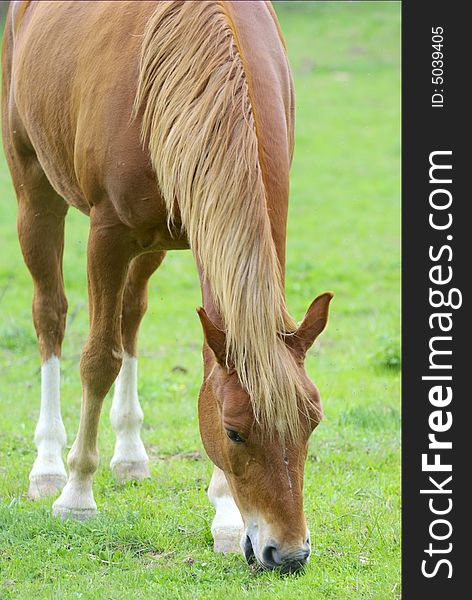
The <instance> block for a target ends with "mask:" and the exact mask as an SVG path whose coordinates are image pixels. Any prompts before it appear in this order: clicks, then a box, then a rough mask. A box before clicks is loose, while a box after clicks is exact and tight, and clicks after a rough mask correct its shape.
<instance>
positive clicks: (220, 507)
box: [208, 467, 244, 552]
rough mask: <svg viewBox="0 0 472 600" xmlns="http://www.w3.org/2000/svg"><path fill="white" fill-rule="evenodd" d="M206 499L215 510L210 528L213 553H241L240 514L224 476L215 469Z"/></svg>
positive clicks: (241, 529) (242, 526) (241, 524)
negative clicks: (207, 498)
mask: <svg viewBox="0 0 472 600" xmlns="http://www.w3.org/2000/svg"><path fill="white" fill-rule="evenodd" d="M208 497H209V499H210V502H211V503H212V504H213V506H214V507H215V509H216V514H215V518H214V519H213V523H212V526H211V533H212V535H213V549H214V551H215V552H241V546H240V542H241V536H242V534H243V531H244V525H243V520H242V518H241V513H240V512H239V509H238V507H237V506H236V503H235V501H234V499H233V496H232V494H231V490H230V489H229V485H228V482H227V481H226V477H225V474H224V473H223V471H222V470H221V469H219V468H218V467H215V468H214V470H213V475H212V477H211V481H210V485H209V487H208Z"/></svg>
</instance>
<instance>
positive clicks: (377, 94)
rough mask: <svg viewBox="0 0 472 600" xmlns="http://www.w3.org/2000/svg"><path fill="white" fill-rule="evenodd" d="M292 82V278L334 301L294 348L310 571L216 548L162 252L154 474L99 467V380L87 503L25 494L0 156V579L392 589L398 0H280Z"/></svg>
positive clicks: (105, 440) (144, 344) (306, 296)
mask: <svg viewBox="0 0 472 600" xmlns="http://www.w3.org/2000/svg"><path fill="white" fill-rule="evenodd" d="M277 11H278V13H279V17H280V21H281V25H282V29H283V31H284V34H285V38H286V42H287V46H288V52H289V56H290V60H291V64H292V68H293V73H294V79H295V84H296V92H297V130H296V153H295V159H294V164H293V170H292V188H291V208H290V218H289V226H288V247H287V296H288V305H289V308H290V310H291V312H292V314H293V315H294V316H295V317H296V318H297V319H301V318H302V316H303V314H304V312H305V310H306V308H307V306H308V304H309V302H310V301H311V300H312V299H313V298H314V297H315V296H316V295H317V294H318V293H320V292H322V291H325V290H333V291H334V292H335V294H336V295H335V299H334V300H333V302H332V305H331V319H330V324H329V327H328V329H327V331H326V332H325V333H324V334H323V336H322V337H321V338H320V340H319V341H318V342H317V344H316V345H315V347H314V348H313V349H312V350H311V351H310V353H309V355H308V357H307V363H306V364H307V369H308V371H309V373H310V375H311V376H312V378H313V380H314V381H315V382H316V383H317V385H318V387H319V389H320V390H321V394H322V399H323V402H324V409H325V413H326V418H325V421H324V422H323V423H322V424H321V425H320V427H319V428H318V429H317V431H316V433H315V434H314V436H313V437H312V439H311V442H310V451H309V458H308V461H307V465H306V486H305V503H306V514H307V519H308V524H309V527H310V529H311V533H312V547H313V552H312V558H311V561H310V563H309V566H308V568H307V569H306V571H305V572H304V574H302V575H300V576H296V577H283V576H280V575H279V574H277V573H253V572H252V571H251V570H250V569H249V567H248V566H247V565H246V563H245V561H244V559H243V557H242V556H236V555H232V556H222V555H215V554H214V553H213V552H212V539H211V534H210V524H211V520H212V517H213V510H212V507H211V506H210V504H209V502H208V500H207V497H206V487H207V485H208V482H209V479H210V475H211V471H212V465H211V463H210V461H209V460H208V459H207V458H206V456H205V454H204V451H203V448H202V444H201V441H200V437H199V433H198V425H197V403H196V400H197V394H198V390H199V386H200V383H201V379H202V366H201V356H200V348H201V342H202V334H201V329H200V324H199V322H198V319H197V316H196V313H195V307H196V306H198V305H199V304H200V293H199V287H198V283H197V276H196V270H195V268H194V265H193V261H192V257H191V255H190V253H188V252H174V253H170V254H169V255H168V257H167V259H166V261H165V262H164V264H163V266H162V268H161V269H160V270H159V272H158V273H157V274H156V276H155V277H154V278H153V280H151V285H150V308H149V312H148V314H147V315H146V317H145V320H144V323H143V327H142V333H141V343H140V356H141V359H140V384H139V392H140V397H141V402H142V406H143V409H144V413H145V426H144V430H143V439H144V442H145V444H146V446H147V448H148V451H149V454H150V456H151V460H152V462H151V471H152V479H151V480H148V481H145V482H142V483H139V484H135V483H129V484H125V485H121V484H117V483H116V482H114V480H113V478H112V476H111V475H110V471H109V468H108V463H109V460H110V458H111V456H112V451H113V443H114V438H113V433H112V429H111V425H110V421H109V417H108V412H109V408H110V397H108V399H107V401H106V403H105V409H104V413H103V417H102V420H101V431H100V440H99V445H100V452H101V464H100V468H99V470H98V473H97V477H96V481H95V498H96V501H97V504H98V505H99V508H100V514H99V516H97V517H96V518H94V519H93V520H91V521H90V522H88V523H85V524H83V523H75V522H70V521H67V522H61V521H60V520H56V519H54V518H52V517H51V514H50V507H51V503H52V501H46V500H45V501H41V502H37V503H33V502H31V501H29V500H28V499H27V498H26V495H25V492H26V490H27V486H28V472H29V470H30V468H31V466H32V463H33V460H34V457H35V447H34V444H33V433H34V428H35V424H36V420H37V417H38V413H39V387H40V385H39V384H40V381H39V358H38V353H37V349H36V340H35V336H34V330H33V325H32V322H31V316H30V306H31V294H32V286H31V280H30V277H29V274H28V272H27V270H26V267H25V266H24V264H23V261H22V258H21V255H20V250H19V246H18V242H17V238H16V228H15V212H16V202H15V198H14V194H13V190H12V186H11V183H10V179H9V174H8V171H7V168H6V165H5V162H4V160H3V157H2V158H1V164H0V206H1V210H0V248H1V258H0V310H1V319H0V381H1V383H0V598H2V599H4V598H20V599H23V598H35V599H42V598H55V599H56V598H57V599H58V598H61V599H62V598H67V599H69V598H87V599H94V600H95V599H102V598H103V599H106V598H107V599H109V598H113V599H123V598H133V599H138V598H185V599H187V598H202V599H203V598H222V599H223V598H224V599H228V598H246V597H248V598H268V599H269V598H270V599H271V600H272V599H279V598H283V599H285V598H297V599H299V598H315V599H317V598H320V599H322V598H332V599H336V600H343V599H348V598H374V599H385V598H392V599H393V598H398V597H399V595H400V466H399V463H400V411H399V405H400V404H399V395H400V388H399V366H400V365H399V362H400V351H399V301H400V298H399V274H400V255H399V253H400V250H399V228H400V219H399V193H400V190H399V155H400V137H399V136H400V125H399V110H400V101H399V93H400V90H399V24H400V5H399V3H388V2H387V3H382V2H378V3H377V2H365V3H330V2H326V3H316V4H313V3H301V4H300V3H293V2H292V3H290V5H288V4H285V5H280V4H278V5H277ZM87 228H88V223H87V219H86V218H85V217H84V216H83V215H81V214H79V213H78V212H76V211H71V212H70V215H69V217H68V224H67V232H66V254H65V282H66V288H67V294H68V298H69V307H70V309H69V317H68V329H67V334H66V341H65V344H64V348H63V362H62V382H63V385H62V407H63V417H64V422H65V426H66V430H67V433H68V442H69V444H70V443H71V442H72V440H73V438H74V436H75V433H76V431H77V426H78V419H79V405H80V383H79V373H78V360H79V354H80V348H81V346H82V344H83V342H84V339H85V336H86V333H87V301H86V274H85V246H86V240H87Z"/></svg>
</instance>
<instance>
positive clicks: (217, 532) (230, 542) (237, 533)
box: [212, 527, 243, 554]
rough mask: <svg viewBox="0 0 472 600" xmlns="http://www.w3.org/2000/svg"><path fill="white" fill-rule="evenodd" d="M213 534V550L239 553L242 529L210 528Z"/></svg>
mask: <svg viewBox="0 0 472 600" xmlns="http://www.w3.org/2000/svg"><path fill="white" fill-rule="evenodd" d="M212 534H213V550H214V551H215V552H224V553H225V554H228V553H230V552H234V553H238V554H240V553H241V546H240V542H241V536H242V534H243V531H242V529H240V528H239V527H231V528H229V527H228V528H221V529H219V528H218V529H214V530H212Z"/></svg>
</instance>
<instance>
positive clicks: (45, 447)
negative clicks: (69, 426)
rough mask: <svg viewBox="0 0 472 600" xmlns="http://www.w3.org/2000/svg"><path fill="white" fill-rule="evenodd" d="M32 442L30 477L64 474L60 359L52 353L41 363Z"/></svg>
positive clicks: (64, 437)
mask: <svg viewBox="0 0 472 600" xmlns="http://www.w3.org/2000/svg"><path fill="white" fill-rule="evenodd" d="M34 442H35V444H36V447H37V449H38V456H37V458H36V460H35V463H34V465H33V468H32V470H31V473H30V476H29V477H30V480H33V479H36V478H38V477H42V476H57V477H64V478H65V477H66V471H65V468H64V463H63V462H62V456H61V453H62V449H63V448H64V446H65V444H66V431H65V429H64V424H63V422H62V418H61V406H60V361H59V358H58V357H57V356H51V358H49V359H48V360H47V361H46V362H45V363H43V365H42V366H41V407H40V411H39V420H38V424H37V425H36V430H35V434H34Z"/></svg>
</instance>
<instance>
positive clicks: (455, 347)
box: [402, 0, 472, 600]
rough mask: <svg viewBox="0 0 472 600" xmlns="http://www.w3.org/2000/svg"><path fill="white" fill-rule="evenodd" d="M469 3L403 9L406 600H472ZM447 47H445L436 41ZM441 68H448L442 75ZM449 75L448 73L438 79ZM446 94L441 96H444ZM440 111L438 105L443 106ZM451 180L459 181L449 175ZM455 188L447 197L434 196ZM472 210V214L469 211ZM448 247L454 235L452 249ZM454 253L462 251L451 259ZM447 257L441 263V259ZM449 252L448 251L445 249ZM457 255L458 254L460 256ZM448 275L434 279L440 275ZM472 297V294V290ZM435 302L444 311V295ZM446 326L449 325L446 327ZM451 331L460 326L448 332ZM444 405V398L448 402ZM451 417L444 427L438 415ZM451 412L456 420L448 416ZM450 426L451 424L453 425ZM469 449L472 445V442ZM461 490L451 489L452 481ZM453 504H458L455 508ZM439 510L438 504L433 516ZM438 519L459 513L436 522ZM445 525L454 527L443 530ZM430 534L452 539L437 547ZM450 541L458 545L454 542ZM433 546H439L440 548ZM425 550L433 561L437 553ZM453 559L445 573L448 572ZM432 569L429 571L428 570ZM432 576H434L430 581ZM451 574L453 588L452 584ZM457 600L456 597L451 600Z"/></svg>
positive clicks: (419, 4)
mask: <svg viewBox="0 0 472 600" xmlns="http://www.w3.org/2000/svg"><path fill="white" fill-rule="evenodd" d="M463 11H464V4H460V3H459V2H453V1H449V2H437V1H430V2H419V1H417V0H416V1H415V0H410V1H405V2H403V3H402V32H403V35H402V71H403V98H402V111H403V126H402V152H403V159H402V165H403V173H402V196H403V200H402V205H403V217H402V226H403V233H402V239H403V267H402V278H403V279H402V283H403V291H402V333H403V350H402V353H403V383H402V412H403V436H402V442H403V450H402V476H403V484H402V485H403V533H402V536H403V538H402V539H403V541H402V544H403V547H402V550H403V552H402V554H403V584H404V594H403V598H406V599H408V600H409V599H416V598H428V600H429V599H435V598H438V599H439V598H440V599H441V600H443V599H444V598H451V599H452V598H463V597H467V596H468V595H470V592H469V591H468V577H467V575H468V571H469V570H471V571H472V567H470V568H469V566H468V563H469V561H470V555H471V552H470V550H469V548H468V545H469V544H468V536H469V534H472V527H471V514H470V513H471V512H472V511H471V510H467V509H469V507H471V508H472V502H471V499H470V497H469V492H468V487H469V485H468V484H469V482H471V483H472V420H471V419H470V411H469V406H470V404H471V402H472V397H471V396H472V394H471V390H470V384H469V382H468V380H466V373H467V368H468V370H469V371H470V372H471V373H472V350H471V349H470V347H468V344H467V342H468V339H469V337H470V333H471V332H472V327H471V319H470V313H469V312H468V304H469V303H468V297H467V294H466V286H467V284H468V283H470V279H471V278H472V268H471V266H470V262H471V261H470V257H471V254H472V251H471V249H470V247H469V245H468V243H467V242H469V240H470V241H472V231H471V223H472V217H471V213H472V210H470V191H468V190H466V178H467V175H468V171H470V172H472V168H471V166H469V165H467V163H468V162H469V160H468V158H469V155H470V150H468V151H466V149H465V148H464V146H465V139H466V135H465V134H466V131H467V130H470V121H471V119H470V117H469V114H468V111H466V103H467V105H469V104H470V99H469V98H468V92H467V89H468V88H469V89H470V72H471V68H470V66H469V67H467V63H468V62H469V60H468V57H470V56H471V54H472V53H471V52H470V50H468V40H469V39H470V25H469V23H468V19H467V18H466V16H465V14H464V12H463ZM437 27H441V28H442V29H443V38H444V40H443V47H442V48H441V51H442V53H443V55H444V57H443V63H444V64H443V71H444V73H443V80H444V81H443V83H442V84H441V83H439V84H438V85H435V84H433V82H432V77H433V74H432V68H433V65H432V60H433V57H432V52H434V51H435V49H433V48H432V44H433V41H432V29H433V28H437ZM436 39H438V38H436ZM436 66H437V65H436ZM435 73H436V74H439V71H436V72H435ZM435 90H438V93H442V95H443V96H444V102H443V106H442V107H438V106H434V107H433V105H432V94H433V93H436V92H435ZM441 90H442V92H441ZM435 99H436V100H439V99H440V98H439V96H436V98H435ZM435 151H451V153H452V154H451V155H447V154H443V155H439V154H438V155H435V156H434V158H432V160H434V161H435V162H438V163H439V162H442V163H443V164H451V165H452V169H451V170H450V171H447V170H442V171H441V170H436V171H433V178H434V176H435V174H437V177H435V178H436V179H438V178H441V179H444V180H447V179H448V177H451V178H452V183H437V182H433V183H430V178H429V168H430V154H431V153H432V152H435ZM447 173H449V175H447ZM439 189H446V190H447V192H435V191H434V190H439ZM432 192H433V196H432V201H433V203H435V202H436V200H437V202H438V204H440V203H441V202H443V203H444V204H446V203H447V201H448V198H449V194H450V195H451V197H452V203H451V206H450V207H449V208H448V209H445V210H435V209H434V208H432V207H431V205H430V194H431V193H432ZM467 209H469V210H467ZM430 213H434V215H433V217H432V218H433V219H436V221H435V222H437V223H440V220H441V219H442V223H446V222H447V220H448V216H447V215H448V214H449V213H450V214H451V218H452V223H451V226H450V227H449V228H447V229H445V230H439V229H438V230H435V229H434V228H433V227H432V226H431V225H430V223H429V215H430ZM466 213H468V214H466ZM448 236H452V239H451V238H450V237H448ZM446 246H450V248H451V252H450V251H449V250H447V248H445V247H446ZM430 247H432V250H431V253H432V255H433V256H434V257H438V255H439V256H440V257H439V258H436V259H435V260H433V259H432V258H431V257H430V255H429V252H430V250H429V249H430ZM443 247H444V249H443V250H442V252H441V248H443ZM451 253H452V254H451ZM438 265H440V268H439V269H436V270H435V271H433V272H432V274H431V273H430V269H431V268H432V267H434V266H438ZM448 267H450V268H451V270H452V279H451V281H450V282H449V283H443V284H434V283H432V282H431V276H432V277H433V278H439V279H445V278H446V275H447V277H448V276H449V274H450V273H451V271H450V270H449V269H448ZM468 287H470V285H469V286H468ZM430 288H432V289H437V290H442V291H443V293H444V294H445V295H446V296H447V294H448V292H449V290H451V289H452V288H456V289H458V290H460V292H461V293H462V305H461V307H459V308H456V309H453V308H448V307H445V306H444V307H439V308H434V307H432V306H431V303H430V299H429V293H430ZM433 301H436V302H437V303H440V296H439V295H436V296H434V299H433ZM453 303H454V304H458V303H459V293H453ZM440 312H444V313H448V314H449V315H450V318H451V322H452V327H451V330H450V331H449V332H443V331H441V330H440V328H439V319H437V318H433V320H432V324H433V327H431V326H430V325H431V323H430V322H429V318H430V317H431V315H432V314H433V313H440ZM441 323H442V325H443V326H444V327H446V325H447V324H448V323H449V319H448V317H444V318H443V320H442V321H441ZM449 324H450V323H449ZM434 336H450V337H451V338H452V339H450V340H446V339H442V340H439V339H438V340H435V341H433V342H432V343H433V348H435V349H438V348H440V347H441V349H443V350H451V351H452V354H450V355H448V354H444V355H435V356H433V357H431V349H430V348H429V343H430V342H431V339H432V338H433V337H434ZM430 358H432V359H433V361H434V363H435V364H440V365H442V366H447V365H448V364H450V365H451V366H452V368H451V369H446V368H438V369H431V368H430ZM423 376H444V377H446V376H451V377H452V379H451V380H450V381H448V380H445V379H444V380H438V381H434V380H424V379H422V377H423ZM441 385H442V386H444V387H442V388H441V390H442V391H443V392H442V393H443V394H445V393H446V390H445V388H446V386H450V387H451V391H452V394H453V396H452V400H451V402H450V403H449V404H448V405H447V406H446V405H445V406H443V407H438V406H436V407H435V406H433V405H432V403H431V401H430V399H429V391H430V389H431V388H432V387H433V386H441ZM438 397H439V396H438V395H436V396H434V397H433V399H434V398H438ZM437 410H440V411H441V416H440V417H439V416H438V415H436V416H435V417H431V419H432V421H429V419H430V415H431V414H432V413H433V412H434V411H437ZM448 412H449V413H450V416H448V414H447V413H448ZM450 418H452V425H451V427H450V428H449V429H447V431H444V432H442V433H436V439H437V440H442V441H445V442H446V441H450V442H452V448H451V449H441V450H434V449H428V444H429V442H430V440H429V438H428V434H431V433H434V431H433V430H432V429H431V422H432V423H433V426H439V424H445V423H447V422H448V419H450ZM444 426H445V425H444ZM469 430H471V432H470V433H469ZM469 440H470V443H468V442H469ZM425 453H426V454H427V455H428V458H427V462H428V463H430V464H431V463H432V462H434V460H436V459H435V456H434V455H435V454H439V455H440V458H439V459H438V460H440V461H441V464H444V465H447V464H450V465H451V467H452V471H450V472H448V471H437V472H432V471H430V472H427V471H424V470H422V454H425ZM430 476H431V477H433V479H435V481H436V486H437V485H439V486H442V489H443V490H450V493H435V494H434V493H424V494H421V493H420V490H421V489H426V490H428V489H429V490H433V491H434V490H436V491H438V487H436V486H435V484H434V483H433V482H431V481H430V480H429V477H430ZM450 476H452V479H451V480H450V481H449V482H448V483H444V481H445V480H447V478H448V477H450ZM449 499H450V500H451V502H452V504H451V503H450V502H449ZM430 502H431V503H432V504H431V505H430ZM431 506H432V508H433V509H437V510H446V509H447V508H449V507H450V511H449V512H448V513H447V514H444V515H435V514H433V513H432V512H431ZM437 519H444V521H447V522H448V523H450V528H451V529H450V528H449V525H448V524H447V523H445V522H436V523H434V524H432V523H433V522H434V521H435V520H437ZM431 531H432V532H433V534H434V535H436V536H437V537H444V540H435V539H434V538H433V537H432V535H431ZM449 531H450V535H448V534H449ZM429 544H432V546H431V547H430V545H429ZM449 544H451V546H449ZM425 550H429V551H430V550H432V551H431V553H427V552H425ZM441 559H444V560H445V561H449V563H450V567H449V563H447V562H443V563H441V564H439V565H438V563H439V561H440V560H441ZM424 560H426V563H423V561H424ZM422 566H423V569H424V570H425V571H426V572H428V573H429V574H431V573H434V571H435V570H436V569H437V571H436V573H435V575H434V576H432V577H429V578H428V577H426V576H425V575H423V573H422ZM449 575H451V577H450V578H449V577H448V576H449ZM446 594H449V596H446Z"/></svg>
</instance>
